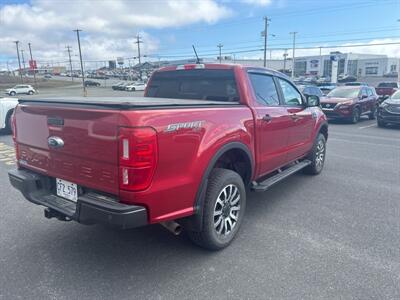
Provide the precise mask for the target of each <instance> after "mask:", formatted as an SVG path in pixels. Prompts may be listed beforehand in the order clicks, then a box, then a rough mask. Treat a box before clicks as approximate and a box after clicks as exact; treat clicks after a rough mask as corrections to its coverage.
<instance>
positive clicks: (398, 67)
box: [397, 19, 400, 82]
mask: <svg viewBox="0 0 400 300" xmlns="http://www.w3.org/2000/svg"><path fill="white" fill-rule="evenodd" d="M397 22H399V23H400V19H397ZM397 82H400V55H399V64H398V65H397Z"/></svg>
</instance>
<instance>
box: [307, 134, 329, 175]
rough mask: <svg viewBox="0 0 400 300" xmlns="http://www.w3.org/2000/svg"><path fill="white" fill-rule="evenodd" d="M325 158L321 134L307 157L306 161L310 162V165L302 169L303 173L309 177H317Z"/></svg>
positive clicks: (324, 146)
mask: <svg viewBox="0 0 400 300" xmlns="http://www.w3.org/2000/svg"><path fill="white" fill-rule="evenodd" d="M325 156H326V139H325V136H324V135H323V134H322V133H319V134H318V136H317V138H316V140H315V142H314V146H313V148H312V150H311V152H310V154H309V155H308V157H307V159H309V160H310V161H311V164H310V165H309V166H307V167H306V168H305V169H304V172H305V173H307V174H311V175H317V174H319V173H321V171H322V169H323V168H324V164H325Z"/></svg>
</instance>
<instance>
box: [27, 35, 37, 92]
mask: <svg viewBox="0 0 400 300" xmlns="http://www.w3.org/2000/svg"><path fill="white" fill-rule="evenodd" d="M28 47H29V55H30V57H31V65H32V69H33V82H34V83H35V89H36V90H38V88H37V83H36V68H35V63H34V62H33V58H32V48H31V43H28Z"/></svg>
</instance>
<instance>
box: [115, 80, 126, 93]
mask: <svg viewBox="0 0 400 300" xmlns="http://www.w3.org/2000/svg"><path fill="white" fill-rule="evenodd" d="M129 84H130V82H126V81H123V82H119V83H117V84H115V85H113V86H112V89H113V90H115V91H125V87H126V86H127V85H129Z"/></svg>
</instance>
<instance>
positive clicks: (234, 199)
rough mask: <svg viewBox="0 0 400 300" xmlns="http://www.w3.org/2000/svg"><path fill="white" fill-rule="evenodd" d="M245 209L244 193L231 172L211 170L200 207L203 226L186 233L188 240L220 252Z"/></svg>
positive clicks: (231, 239)
mask: <svg viewBox="0 0 400 300" xmlns="http://www.w3.org/2000/svg"><path fill="white" fill-rule="evenodd" d="M245 208H246V190H245V187H244V183H243V180H242V178H241V177H240V176H239V174H237V173H236V172H234V171H231V170H227V169H214V170H213V171H212V172H211V175H210V177H209V181H208V185H207V192H206V195H205V199H204V206H203V220H202V221H203V227H202V230H201V231H200V232H197V231H189V232H188V235H189V238H190V239H191V240H192V241H193V242H194V243H195V244H197V245H199V246H201V247H203V248H206V249H209V250H221V249H223V248H225V247H227V246H228V245H229V244H230V243H231V242H232V241H233V239H234V238H235V236H236V234H237V232H238V230H239V227H240V225H241V223H242V220H243V216H244V212H245Z"/></svg>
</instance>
